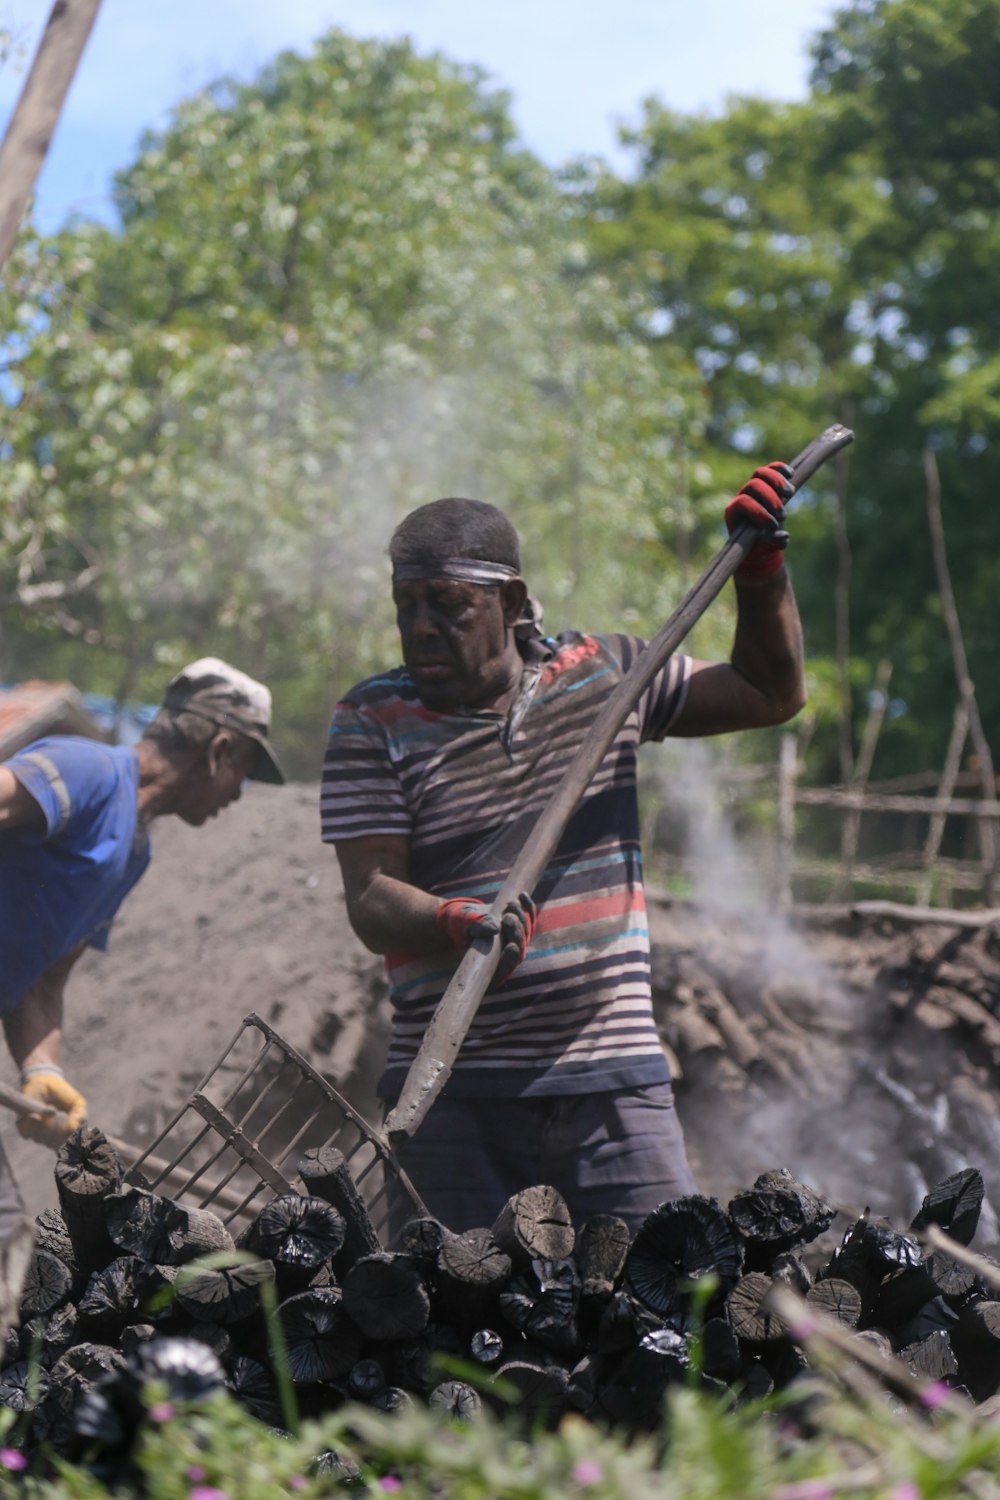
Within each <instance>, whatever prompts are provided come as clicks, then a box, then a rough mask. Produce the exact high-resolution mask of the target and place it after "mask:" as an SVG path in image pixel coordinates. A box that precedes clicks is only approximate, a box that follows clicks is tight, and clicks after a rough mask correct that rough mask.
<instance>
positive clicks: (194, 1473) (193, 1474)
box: [184, 1464, 205, 1480]
mask: <svg viewBox="0 0 1000 1500" xmlns="http://www.w3.org/2000/svg"><path fill="white" fill-rule="evenodd" d="M184 1474H185V1476H186V1477H187V1478H188V1479H190V1480H195V1479H204V1477H205V1470H204V1469H203V1468H202V1466H201V1464H188V1466H187V1468H186V1469H185V1470H184Z"/></svg>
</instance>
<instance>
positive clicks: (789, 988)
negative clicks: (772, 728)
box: [644, 740, 1000, 1248]
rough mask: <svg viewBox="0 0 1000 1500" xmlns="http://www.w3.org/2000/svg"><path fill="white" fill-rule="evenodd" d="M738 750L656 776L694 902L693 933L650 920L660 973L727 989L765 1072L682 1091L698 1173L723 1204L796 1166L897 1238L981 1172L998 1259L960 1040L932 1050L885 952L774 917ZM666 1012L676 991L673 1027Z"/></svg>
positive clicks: (724, 746) (707, 988)
mask: <svg viewBox="0 0 1000 1500" xmlns="http://www.w3.org/2000/svg"><path fill="white" fill-rule="evenodd" d="M733 745H734V742H733V741H728V742H727V741H724V740H720V741H705V740H701V741H699V740H684V741H672V742H669V743H668V744H667V745H666V746H664V747H663V750H662V752H661V751H660V750H659V749H657V750H656V752H655V754H656V756H657V763H656V764H650V763H649V762H647V764H646V766H645V768H644V769H645V771H646V772H651V773H652V775H651V777H650V778H648V779H651V780H652V782H653V784H654V793H655V792H656V791H658V792H659V796H660V798H661V799H662V802H663V809H662V811H661V814H660V818H659V820H658V825H659V828H660V830H661V838H664V837H665V838H666V840H667V841H669V845H670V848H671V850H672V851H673V856H672V857H673V858H674V860H676V861H677V863H678V864H679V865H680V867H681V868H682V869H683V872H684V876H685V878H686V881H687V882H688V886H689V891H690V898H689V899H690V907H686V908H685V911H684V914H683V918H682V920H680V921H672V920H671V914H670V909H669V908H668V909H667V911H666V912H665V913H664V915H663V919H662V927H663V930H664V931H665V937H664V939H663V943H662V947H660V942H659V938H658V932H659V931H660V928H659V924H658V921H657V916H656V912H655V910H654V912H653V917H652V923H651V925H652V927H653V933H654V975H655V974H656V969H657V958H659V963H660V967H661V968H666V969H668V970H669V972H670V973H671V974H672V975H673V976H674V978H675V980H676V977H677V976H678V975H680V977H681V979H682V981H683V983H684V985H685V989H684V995H685V996H687V995H688V994H690V993H691V992H692V991H693V992H695V993H696V994H697V993H699V992H700V993H701V994H702V995H703V996H704V997H706V998H705V999H704V1002H703V1003H704V1005H705V1007H706V1013H707V1014H709V1015H711V1014H712V1005H713V994H714V993H715V992H721V994H722V995H723V996H724V997H725V999H726V1000H727V1001H728V1002H730V1003H731V1004H732V1006H733V1007H734V1008H735V1010H736V1011H737V1012H738V1013H739V1015H740V1017H741V1018H742V1020H743V1021H745V1022H746V1025H747V1027H748V1028H749V1029H750V1030H751V1032H752V1034H753V1036H754V1037H755V1039H756V1041H757V1043H758V1044H759V1046H760V1048H761V1051H762V1054H763V1061H764V1065H763V1066H761V1067H752V1068H750V1069H748V1070H746V1071H744V1072H743V1073H740V1074H739V1075H737V1071H736V1070H735V1069H734V1067H733V1064H732V1062H730V1061H727V1060H721V1061H720V1060H718V1059H715V1060H713V1062H712V1064H711V1067H710V1068H708V1067H701V1068H700V1067H699V1066H698V1065H697V1064H695V1065H694V1066H693V1067H692V1068H691V1069H690V1076H687V1077H685V1079H684V1080H683V1081H682V1083H681V1085H680V1087H679V1090H678V1100H679V1103H678V1107H679V1111H680V1113H681V1116H682V1119H683V1121H684V1125H685V1130H686V1133H687V1137H688V1142H689V1151H690V1154H691V1156H692V1160H693V1162H695V1163H696V1164H697V1170H696V1175H697V1176H698V1177H699V1180H700V1181H701V1182H702V1184H703V1186H704V1189H705V1190H706V1191H710V1192H712V1193H714V1194H715V1195H716V1196H719V1197H720V1198H722V1199H723V1200H726V1199H728V1197H729V1196H731V1195H732V1193H734V1192H735V1191H737V1190H739V1189H740V1188H743V1187H746V1186H747V1185H749V1182H751V1181H752V1180H753V1178H754V1177H755V1176H756V1175H757V1174H758V1173H759V1172H761V1171H763V1170H765V1169H767V1168H770V1167H778V1166H784V1167H787V1168H788V1169H789V1170H790V1171H791V1172H792V1173H793V1174H794V1175H795V1176H796V1177H797V1178H799V1180H801V1181H803V1182H806V1183H808V1184H809V1185H810V1186H811V1187H813V1188H814V1189H815V1190H816V1191H818V1192H820V1193H822V1194H823V1195H824V1196H825V1197H827V1198H828V1199H829V1200H830V1201H832V1202H833V1203H835V1204H837V1205H838V1206H840V1207H841V1208H842V1209H843V1211H844V1213H845V1214H846V1215H849V1216H853V1215H856V1214H858V1213H860V1212H862V1211H864V1210H865V1209H866V1208H870V1209H871V1211H872V1212H873V1213H875V1214H879V1215H883V1216H885V1217H887V1218H890V1219H891V1220H893V1221H894V1222H896V1223H898V1224H901V1225H902V1224H906V1223H908V1222H909V1220H910V1219H911V1218H912V1216H913V1214H914V1213H915V1212H916V1210H917V1209H918V1208H919V1206H920V1203H921V1200H922V1198H923V1196H924V1194H925V1193H926V1192H927V1191H928V1189H929V1188H930V1187H932V1186H934V1185H935V1184H936V1183H937V1182H939V1181H941V1180H942V1178H944V1177H946V1176H949V1175H951V1174H952V1173H954V1172H956V1171H960V1170H962V1169H964V1168H966V1167H969V1166H974V1167H979V1168H980V1170H981V1171H982V1172H983V1176H984V1179H985V1182H986V1187H987V1199H986V1202H985V1203H984V1206H983V1211H982V1215H981V1218H980V1226H979V1234H978V1242H979V1244H980V1245H982V1246H983V1247H984V1248H989V1247H992V1246H995V1245H996V1244H997V1242H998V1241H1000V1225H998V1220H997V1214H996V1211H995V1207H994V1205H995V1204H996V1203H1000V1173H998V1170H997V1168H996V1165H995V1164H996V1163H997V1161H998V1160H1000V1152H998V1146H1000V1126H998V1124H997V1122H996V1121H995V1119H994V1118H993V1116H992V1113H991V1111H990V1110H989V1109H988V1108H985V1107H977V1104H976V1102H975V1101H974V1100H973V1101H972V1102H970V1099H969V1098H968V1097H962V1098H960V1097H959V1096H957V1095H955V1093H954V1085H955V1082H956V1078H958V1077H959V1075H960V1074H961V1072H962V1068H961V1065H960V1062H958V1060H957V1058H956V1049H955V1046H954V1044H950V1045H948V1046H944V1045H938V1046H937V1047H933V1048H932V1047H930V1046H929V1045H928V1041H929V1038H928V1035H927V1033H926V1032H925V1031H924V1030H923V1028H922V1027H921V1025H920V1023H919V1022H918V1021H917V1020H916V1019H915V1018H913V1017H909V1016H904V1015H902V1014H901V1013H900V1011H899V1010H898V1009H897V1008H896V1007H895V1006H894V1005H893V1003H892V1001H891V999H890V997H889V995H888V994H887V993H886V992H885V991H884V989H883V988H882V987H881V986H880V984H879V982H878V980H879V971H880V966H881V963H882V961H883V959H884V949H885V940H884V938H879V937H878V936H877V935H875V937H874V940H872V937H871V935H870V934H867V933H866V932H865V931H864V930H863V929H861V928H860V927H858V928H857V929H856V930H854V929H852V930H849V931H838V930H837V927H836V924H835V923H834V922H832V921H828V922H827V923H825V924H823V923H818V922H815V921H813V922H809V923H806V922H804V921H803V920H802V918H801V916H799V917H796V914H795V911H794V908H793V909H792V910H790V911H788V912H787V913H786V912H784V911H782V910H781V909H780V906H779V903H778V902H777V900H776V890H775V869H776V858H775V853H774V848H773V837H772V836H771V835H770V833H769V829H768V826H767V824H766V822H764V821H763V819H761V818H760V816H759V808H758V817H757V818H756V819H751V818H750V817H749V816H748V814H747V811H746V808H747V803H748V802H749V801H750V800H751V799H752V798H758V799H759V798H760V797H761V796H762V791H761V784H760V783H759V782H758V783H754V784H751V785H749V786H748V785H747V784H746V783H744V784H743V785H742V786H740V784H739V779H738V778H739V774H740V767H739V764H738V762H736V760H735V757H734V755H733ZM766 787H767V783H765V784H764V792H763V795H764V796H766ZM734 789H735V790H734ZM741 825H742V826H741ZM655 858H656V855H655V853H654V861H653V862H654V863H655ZM845 955H846V957H847V962H846V963H845ZM671 1003H672V1000H671V997H670V996H669V995H668V996H667V999H666V1005H667V1010H668V1014H669V1008H670V1005H671ZM967 1092H969V1091H967Z"/></svg>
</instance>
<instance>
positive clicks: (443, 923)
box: [435, 891, 538, 984]
mask: <svg viewBox="0 0 1000 1500" xmlns="http://www.w3.org/2000/svg"><path fill="white" fill-rule="evenodd" d="M537 916H538V908H537V907H536V906H535V903H534V901H532V899H531V897H530V896H529V895H528V894H527V892H525V891H522V892H521V894H520V896H518V897H517V899H516V900H514V901H508V902H507V905H506V906H505V907H504V909H503V911H502V912H501V914H500V918H499V921H498V920H497V918H496V917H495V916H494V915H493V913H492V912H491V911H490V909H489V907H488V906H487V905H486V904H485V902H483V901H476V900H475V899H474V898H473V897H470V896H453V897H452V898H451V900H450V901H442V902H441V905H440V906H439V907H438V909H437V912H436V913H435V921H436V922H437V924H438V927H440V929H441V931H442V932H443V933H444V935H445V937H446V938H447V939H448V942H449V943H450V944H451V946H452V947H453V948H457V949H458V950H459V951H460V952H462V953H464V951H465V949H466V948H469V947H471V946H472V944H473V943H475V941H476V939H477V938H482V939H484V946H486V945H488V944H489V943H490V942H491V941H492V939H493V938H495V937H496V935H497V933H499V934H500V945H501V947H500V961H499V963H498V964H497V969H496V978H495V983H497V984H502V983H503V981H504V980H505V979H507V978H508V977H509V976H510V975H511V974H513V972H514V970H515V969H516V968H517V966H518V964H519V963H520V962H521V960H522V959H523V958H524V955H525V954H526V953H527V951H528V944H529V943H530V942H531V934H532V933H533V932H534V930H535V921H536V919H537Z"/></svg>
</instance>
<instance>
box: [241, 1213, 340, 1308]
mask: <svg viewBox="0 0 1000 1500" xmlns="http://www.w3.org/2000/svg"><path fill="white" fill-rule="evenodd" d="M345 1234H346V1224H345V1222H344V1218H343V1215H342V1214H341V1213H340V1212H339V1210H338V1209H336V1208H333V1207H332V1206H331V1205H330V1204H329V1203H327V1202H325V1201H324V1200H323V1199H322V1198H318V1197H317V1198H306V1197H303V1196H302V1194H300V1193H284V1194H282V1195H281V1196H280V1197H278V1198H272V1199H271V1201H270V1203H266V1204H265V1205H264V1207H263V1208H262V1209H261V1211H260V1213H259V1214H258V1215H257V1217H256V1219H255V1220H254V1222H253V1224H252V1225H251V1226H250V1229H249V1231H248V1233H247V1235H246V1241H245V1243H246V1247H247V1249H248V1250H249V1251H251V1253H252V1254H254V1255H259V1256H260V1257H261V1258H262V1259H263V1260H269V1261H270V1262H271V1264H272V1265H273V1266H274V1274H275V1276H276V1278H277V1282H278V1291H279V1293H280V1295H281V1296H282V1297H283V1298H284V1297H290V1296H292V1295H293V1293H295V1292H301V1291H304V1290H305V1288H306V1287H307V1286H308V1285H309V1284H310V1282H311V1281H312V1280H313V1278H314V1277H315V1276H316V1273H317V1272H318V1271H319V1270H320V1268H321V1267H322V1266H324V1265H328V1264H329V1263H330V1262H332V1260H333V1258H334V1256H335V1255H336V1254H337V1252H338V1251H339V1250H340V1248H341V1246H342V1245H343V1243H344V1236H345Z"/></svg>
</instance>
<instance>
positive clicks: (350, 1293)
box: [344, 1251, 431, 1339]
mask: <svg viewBox="0 0 1000 1500" xmlns="http://www.w3.org/2000/svg"><path fill="white" fill-rule="evenodd" d="M344 1307H345V1309H346V1311H347V1312H348V1313H349V1314H350V1317H351V1318H352V1319H353V1321H354V1322H355V1323H356V1324H357V1326H358V1327H359V1328H360V1329H361V1331H362V1333H363V1334H364V1335H365V1337H366V1338H370V1339H412V1338H413V1337H414V1336H415V1335H416V1334H418V1333H420V1331H421V1330H422V1329H423V1328H426V1326H427V1322H428V1319H429V1318H430V1310H431V1299H430V1293H429V1292H428V1290H427V1286H426V1283H425V1282H424V1279H423V1277H422V1276H421V1275H420V1272H419V1270H418V1269H417V1267H416V1266H415V1265H414V1264H413V1262H412V1261H411V1260H410V1259H409V1257H408V1256H405V1255H399V1254H396V1253H394V1252H392V1251H382V1252H380V1253H379V1254H378V1255H363V1256H362V1257H361V1259H360V1260H356V1261H355V1262H354V1265H353V1266H352V1267H351V1269H350V1270H349V1271H348V1273H347V1275H346V1276H345V1277H344Z"/></svg>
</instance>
